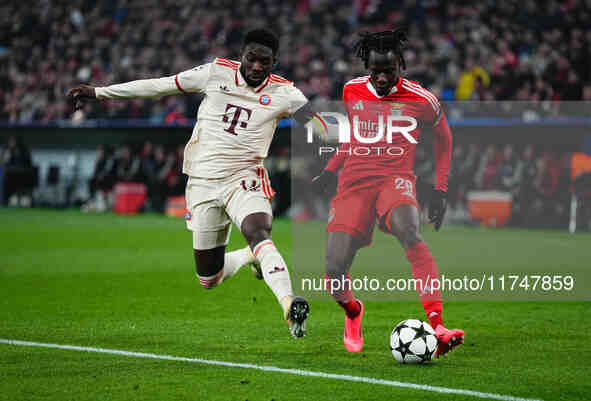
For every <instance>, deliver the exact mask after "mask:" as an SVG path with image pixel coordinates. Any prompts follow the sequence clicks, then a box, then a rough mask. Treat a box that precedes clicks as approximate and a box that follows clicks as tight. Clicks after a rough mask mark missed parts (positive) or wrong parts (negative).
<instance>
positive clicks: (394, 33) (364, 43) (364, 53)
mask: <svg viewBox="0 0 591 401" xmlns="http://www.w3.org/2000/svg"><path fill="white" fill-rule="evenodd" d="M359 35H360V36H361V39H360V40H359V42H357V43H356V44H355V50H356V54H357V57H359V58H360V59H361V60H363V62H364V63H365V68H367V63H368V61H369V52H370V51H372V50H374V51H376V52H378V53H382V54H385V53H388V52H389V51H393V52H394V53H395V54H396V55H397V56H398V58H399V59H400V65H401V66H402V69H405V68H406V63H405V62H404V56H403V52H404V49H405V48H406V31H405V29H404V28H403V27H401V28H396V29H394V30H391V31H383V32H376V33H371V32H362V33H360V34H359Z"/></svg>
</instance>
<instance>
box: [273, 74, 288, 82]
mask: <svg viewBox="0 0 591 401" xmlns="http://www.w3.org/2000/svg"><path fill="white" fill-rule="evenodd" d="M270 79H271V81H273V82H277V83H283V84H292V83H293V82H291V81H290V80H289V79H285V78H283V77H282V76H280V75H276V74H271V75H270Z"/></svg>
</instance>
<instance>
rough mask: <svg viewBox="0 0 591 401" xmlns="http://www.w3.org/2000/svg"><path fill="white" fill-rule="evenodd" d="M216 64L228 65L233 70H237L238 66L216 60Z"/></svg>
mask: <svg viewBox="0 0 591 401" xmlns="http://www.w3.org/2000/svg"><path fill="white" fill-rule="evenodd" d="M216 65H221V66H222V67H228V68H231V69H233V70H238V66H237V65H233V64H227V63H218V62H216Z"/></svg>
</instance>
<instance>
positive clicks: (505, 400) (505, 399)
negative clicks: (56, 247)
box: [0, 338, 542, 401]
mask: <svg viewBox="0 0 591 401" xmlns="http://www.w3.org/2000/svg"><path fill="white" fill-rule="evenodd" d="M0 343H1V344H9V345H20V346H24V347H43V348H57V349H66V350H71V351H83V352H96V353H99V354H111V355H123V356H129V357H135V358H150V359H163V360H167V361H181V362H191V363H201V364H204V365H215V366H226V367H229V368H244V369H255V370H262V371H265V372H278V373H287V374H291V375H298V376H312V377H321V378H324V379H334V380H345V381H350V382H359V383H369V384H381V385H384V386H390V387H403V388H411V389H414V390H425V391H433V392H436V393H445V394H461V395H469V396H472V397H478V398H487V399H492V400H502V401H542V400H539V399H534V398H520V397H512V396H510V395H503V394H494V393H481V392H479V391H471V390H462V389H455V388H447V387H439V386H429V385H426V384H414V383H405V382H399V381H393V380H383V379H374V378H371V377H362V376H349V375H338V374H334V373H324V372H313V371H309V370H300V369H284V368H278V367H276V366H262V365H253V364H250V363H234V362H224V361H214V360H210V359H199V358H185V357H180V356H170V355H158V354H148V353H144V352H130V351H121V350H117V349H107V348H94V347H80V346H77V345H61V344H47V343H36V342H30V341H19V340H8V339H4V338H0Z"/></svg>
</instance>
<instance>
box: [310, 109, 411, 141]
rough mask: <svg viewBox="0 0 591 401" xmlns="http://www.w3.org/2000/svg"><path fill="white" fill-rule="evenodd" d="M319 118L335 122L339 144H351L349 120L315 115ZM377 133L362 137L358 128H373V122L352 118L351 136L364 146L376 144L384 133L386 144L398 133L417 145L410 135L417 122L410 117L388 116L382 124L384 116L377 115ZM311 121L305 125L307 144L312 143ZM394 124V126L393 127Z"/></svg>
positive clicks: (331, 115)
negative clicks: (327, 118)
mask: <svg viewBox="0 0 591 401" xmlns="http://www.w3.org/2000/svg"><path fill="white" fill-rule="evenodd" d="M316 114H318V115H319V116H320V117H321V118H323V119H325V118H326V117H329V118H334V119H335V120H336V121H337V125H338V127H339V143H349V142H351V125H350V124H349V119H348V118H347V116H346V115H343V114H341V113H336V112H319V113H316ZM377 120H378V121H377V133H376V135H372V136H367V137H366V136H362V135H361V134H360V133H359V126H360V125H361V127H362V128H364V127H365V128H367V127H372V128H375V127H374V125H375V124H376V123H375V121H361V122H360V121H359V116H357V115H355V116H353V136H354V137H355V139H356V140H357V141H359V142H361V143H364V144H372V143H378V142H380V141H381V140H382V139H383V138H384V133H385V137H386V142H387V143H392V136H393V135H394V133H399V134H400V135H402V136H403V137H404V138H406V140H407V141H409V142H410V143H413V144H417V143H418V142H417V140H416V139H415V138H414V137H413V136H412V135H411V134H410V133H411V132H412V131H414V130H415V129H416V128H417V120H416V119H415V118H414V117H410V116H402V115H389V116H387V117H386V121H385V122H384V116H383V115H379V116H378V119H377ZM401 122H402V123H406V125H403V126H400V125H397V124H399V123H401ZM312 124H313V121H309V122H308V123H307V124H306V130H307V141H308V143H312V138H313V131H314V128H313V125H312ZM395 124H396V125H395Z"/></svg>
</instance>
